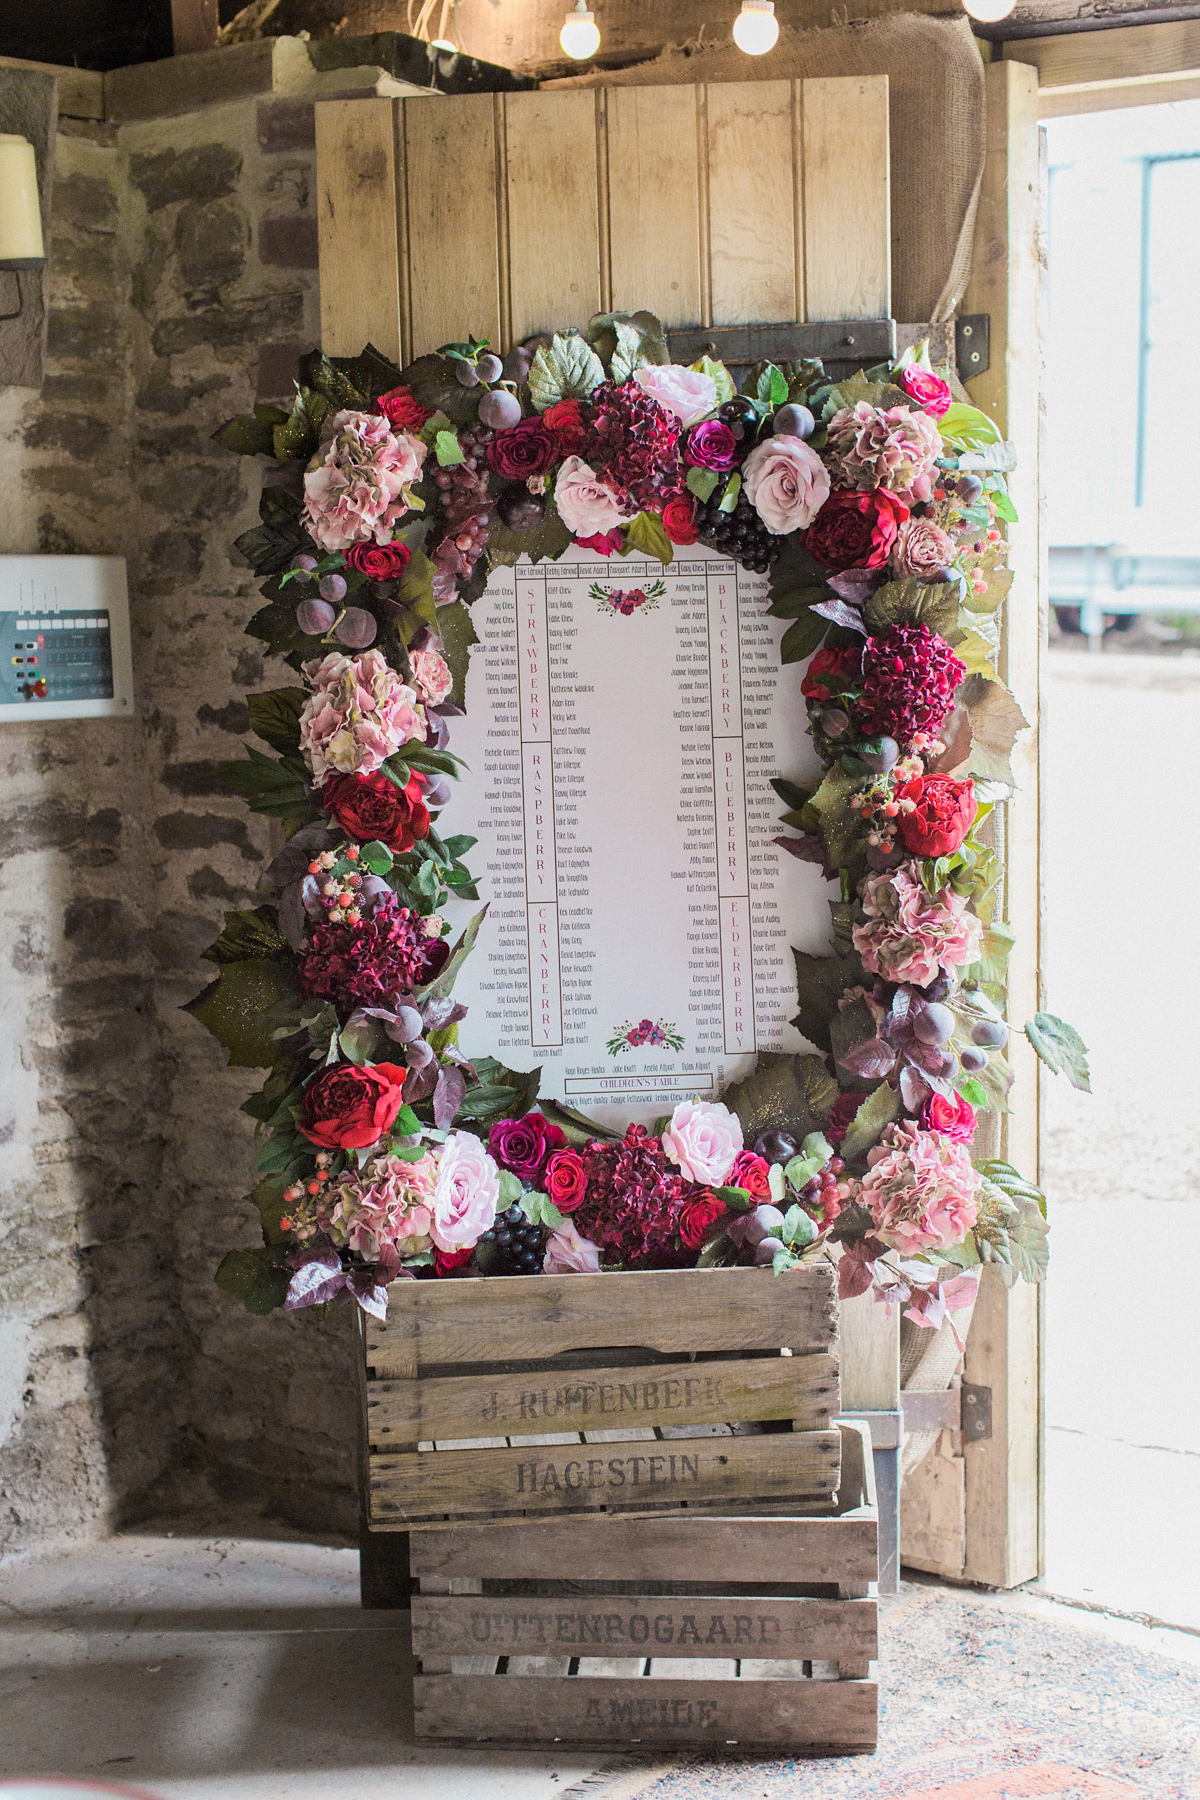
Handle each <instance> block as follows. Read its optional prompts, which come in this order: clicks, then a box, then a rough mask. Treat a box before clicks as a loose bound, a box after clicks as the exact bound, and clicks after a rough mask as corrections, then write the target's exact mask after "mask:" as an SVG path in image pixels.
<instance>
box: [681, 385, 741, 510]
mask: <svg viewBox="0 0 1200 1800" xmlns="http://www.w3.org/2000/svg"><path fill="white" fill-rule="evenodd" d="M689 367H690V368H691V370H692V373H693V374H694V375H711V376H712V379H713V384H714V386H715V387H716V390H717V405H718V406H724V405H725V404H726V402H727V401H729V400H732V399H733V398H734V396H735V394H736V393H737V388H736V387H735V386H734V381H733V376H732V375H731V374H730V373H729V370H728V369H727V368H726V367H725V364H724V363H723V362H714V360H713V358H712V357H711V356H702V357H701V358H700V360H699V362H694V363H691V364H689ZM703 497H705V496H702V498H703Z"/></svg>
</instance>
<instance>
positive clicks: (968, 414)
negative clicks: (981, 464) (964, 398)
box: [937, 402, 1002, 446]
mask: <svg viewBox="0 0 1200 1800" xmlns="http://www.w3.org/2000/svg"><path fill="white" fill-rule="evenodd" d="M937 428H938V432H939V433H940V435H941V438H942V442H943V443H946V444H969V445H971V446H976V445H983V444H998V443H1000V442H1001V441H1002V440H1001V436H1000V432H999V430H998V429H997V427H996V426H995V424H993V422H992V420H991V419H989V418H988V416H987V414H986V413H983V412H980V410H979V408H978V407H977V406H964V405H962V404H961V403H960V402H954V403H953V404H951V405H950V406H948V407H947V408H946V410H945V412H944V413H943V414H942V416H941V418H940V419H939V420H938V421H937Z"/></svg>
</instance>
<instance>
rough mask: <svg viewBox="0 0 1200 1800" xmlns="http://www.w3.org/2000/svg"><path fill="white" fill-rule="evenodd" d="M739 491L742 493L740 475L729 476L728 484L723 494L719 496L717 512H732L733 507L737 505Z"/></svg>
mask: <svg viewBox="0 0 1200 1800" xmlns="http://www.w3.org/2000/svg"><path fill="white" fill-rule="evenodd" d="M741 491H742V478H741V476H740V475H731V476H730V477H729V480H728V482H727V483H726V485H725V492H724V493H723V494H722V495H721V504H720V506H719V507H718V509H717V510H718V511H719V512H723V513H731V512H732V511H733V509H734V507H735V506H736V505H737V502H738V495H739V494H740V493H741Z"/></svg>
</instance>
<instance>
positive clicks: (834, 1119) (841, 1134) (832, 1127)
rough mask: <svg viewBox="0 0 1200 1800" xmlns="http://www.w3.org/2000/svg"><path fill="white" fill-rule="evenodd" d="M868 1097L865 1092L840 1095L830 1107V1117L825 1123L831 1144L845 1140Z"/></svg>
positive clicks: (826, 1133) (826, 1134)
mask: <svg viewBox="0 0 1200 1800" xmlns="http://www.w3.org/2000/svg"><path fill="white" fill-rule="evenodd" d="M866 1098H867V1096H866V1094H865V1093H861V1094H857V1093H850V1094H839V1095H838V1097H837V1099H836V1100H835V1101H834V1103H833V1105H832V1106H831V1107H830V1109H829V1118H828V1119H827V1120H826V1123H825V1136H826V1137H827V1138H828V1139H829V1141H830V1143H831V1144H842V1143H844V1142H845V1138H846V1133H847V1132H848V1131H849V1129H850V1127H851V1125H852V1124H853V1123H854V1116H855V1114H856V1113H857V1111H858V1109H859V1107H860V1106H861V1105H862V1103H863V1101H864V1100H865V1099H866Z"/></svg>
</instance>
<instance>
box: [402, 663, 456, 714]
mask: <svg viewBox="0 0 1200 1800" xmlns="http://www.w3.org/2000/svg"><path fill="white" fill-rule="evenodd" d="M408 660H409V662H410V663H411V665H412V672H413V680H414V681H415V682H416V684H417V692H418V693H419V694H420V696H421V698H422V700H423V701H424V702H425V704H426V706H440V705H441V704H442V701H443V700H444V699H445V698H446V696H447V695H448V694H449V693H450V691H451V689H452V688H453V686H454V677H453V675H452V674H451V673H450V666H449V664H448V663H447V661H446V659H445V657H444V656H443V655H442V653H441V651H440V650H410V651H409V653H408Z"/></svg>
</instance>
